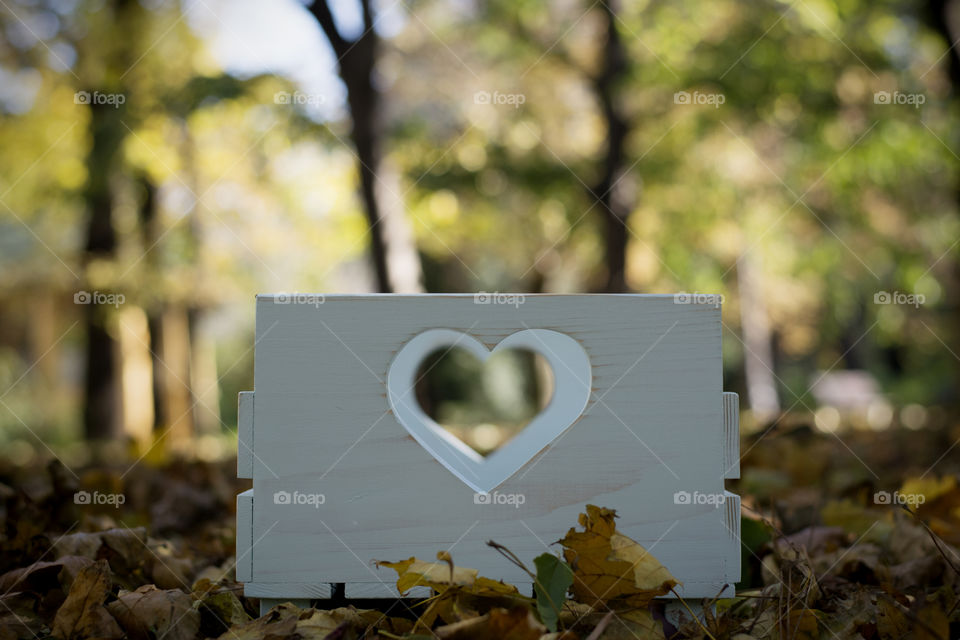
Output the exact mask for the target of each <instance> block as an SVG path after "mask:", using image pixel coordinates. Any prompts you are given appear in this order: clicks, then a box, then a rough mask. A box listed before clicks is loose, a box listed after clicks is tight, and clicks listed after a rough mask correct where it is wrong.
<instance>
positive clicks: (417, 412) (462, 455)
mask: <svg viewBox="0 0 960 640" xmlns="http://www.w3.org/2000/svg"><path fill="white" fill-rule="evenodd" d="M452 347H458V348H461V349H465V350H467V351H469V352H470V353H472V354H473V355H474V356H476V357H477V358H478V359H479V360H481V361H485V360H487V358H489V357H490V356H491V355H493V354H494V353H496V352H497V351H500V350H506V349H528V350H530V351H533V352H534V353H539V354H540V355H542V356H543V357H544V359H546V361H547V363H548V364H549V365H550V367H551V369H553V378H554V392H553V396H552V398H551V400H550V403H549V405H548V406H547V407H546V408H545V409H544V410H543V411H542V412H541V413H540V414H538V415H537V416H536V417H535V418H534V419H533V420H532V421H531V422H530V424H528V425H527V426H526V428H524V429H523V431H521V432H520V433H518V434H517V435H516V436H515V437H514V438H513V439H511V440H510V442H508V443H507V444H506V445H504V446H503V447H501V448H500V449H498V450H496V451H494V452H493V453H491V454H490V455H488V456H487V457H486V458H484V457H483V456H482V455H480V454H479V453H477V452H476V451H474V450H473V449H472V448H470V447H469V446H468V445H467V444H466V443H464V442H463V441H462V440H460V439H459V438H457V437H455V436H453V435H451V434H450V433H449V432H448V431H447V430H445V429H444V428H443V427H441V426H440V425H439V424H437V423H436V422H434V421H433V420H432V419H431V418H430V416H428V415H427V414H426V413H425V412H424V411H423V409H421V408H420V404H419V403H418V402H417V399H416V394H415V393H414V387H415V385H416V383H417V372H418V370H419V369H420V365H421V364H422V363H423V361H424V359H425V358H426V357H427V356H428V355H430V354H431V353H433V352H434V351H436V350H438V349H443V348H452ZM591 381H592V375H591V371H590V358H589V357H588V356H587V353H586V351H584V350H583V347H581V346H580V344H579V343H578V342H577V341H576V340H574V339H573V338H571V337H570V336H567V335H565V334H562V333H558V332H556V331H550V330H545V329H525V330H523V331H518V332H516V333H513V334H511V335H510V336H508V337H507V338H505V339H503V340H502V341H501V342H499V343H498V344H497V346H495V347H494V348H493V349H487V347H486V346H484V345H483V344H482V343H481V342H480V341H478V340H477V339H475V338H473V337H471V336H470V335H468V334H466V333H463V332H460V331H452V330H450V329H428V330H427V331H424V332H423V333H421V334H418V335H417V336H415V337H413V338H412V339H411V340H410V341H409V342H407V343H406V344H405V345H403V348H402V349H400V352H399V353H397V356H396V357H395V358H394V360H393V362H392V363H391V365H390V369H389V370H388V373H387V393H388V394H389V400H390V408H391V409H393V414H394V416H395V417H396V419H397V420H398V421H399V422H400V424H401V425H403V427H404V428H405V429H406V430H407V432H409V433H410V435H412V436H413V437H414V438H415V439H416V440H417V442H419V443H420V445H421V446H422V447H423V448H424V449H426V450H427V451H429V452H430V455H432V456H433V457H434V458H436V460H437V461H438V462H439V463H440V464H442V465H443V466H445V467H446V468H447V469H449V470H450V472H451V473H453V475H455V476H456V477H457V478H459V479H460V480H461V481H463V482H464V483H465V484H466V485H467V486H469V487H470V488H472V489H473V490H474V491H477V492H479V493H489V492H490V491H492V490H493V489H495V488H496V487H498V486H500V485H501V484H503V482H504V481H505V480H506V479H507V478H509V477H510V476H512V475H513V474H515V473H516V472H517V471H518V470H519V469H520V467H522V466H523V465H525V464H526V463H527V462H528V461H529V460H530V459H531V458H533V456H534V455H536V454H537V452H538V451H540V450H541V449H543V448H544V447H546V446H547V445H549V444H550V443H551V442H553V441H554V440H556V438H557V437H558V436H559V435H560V434H561V433H563V432H564V431H566V430H567V428H568V427H569V426H570V425H571V424H573V422H574V421H575V420H576V419H577V418H579V417H580V414H581V413H582V412H583V409H584V408H585V407H586V406H587V401H588V400H589V399H590V386H591Z"/></svg>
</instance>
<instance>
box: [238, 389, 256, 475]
mask: <svg viewBox="0 0 960 640" xmlns="http://www.w3.org/2000/svg"><path fill="white" fill-rule="evenodd" d="M237 477H238V478H252V477H253V392H252V391H241V392H240V393H239V394H237Z"/></svg>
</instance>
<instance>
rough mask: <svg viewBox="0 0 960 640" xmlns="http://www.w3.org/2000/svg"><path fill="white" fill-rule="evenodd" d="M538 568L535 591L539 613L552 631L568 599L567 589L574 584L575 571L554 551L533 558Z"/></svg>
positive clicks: (554, 629) (545, 624)
mask: <svg viewBox="0 0 960 640" xmlns="http://www.w3.org/2000/svg"><path fill="white" fill-rule="evenodd" d="M533 564H534V566H536V568H537V581H536V583H535V584H534V592H535V594H536V598H537V613H539V614H540V620H541V621H542V622H543V624H544V626H546V627H547V629H549V630H550V631H556V630H557V622H558V620H559V618H560V609H561V607H562V606H563V603H564V602H566V599H567V589H569V588H570V586H571V585H572V584H573V571H572V570H571V569H570V567H569V566H567V563H565V562H564V561H563V560H561V559H560V558H558V557H557V556H555V555H553V554H552V553H542V554H540V555H539V556H537V557H536V558H534V559H533Z"/></svg>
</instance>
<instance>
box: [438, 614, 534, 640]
mask: <svg viewBox="0 0 960 640" xmlns="http://www.w3.org/2000/svg"><path fill="white" fill-rule="evenodd" d="M546 632H547V628H546V627H544V626H543V625H542V624H540V622H539V621H538V620H537V619H536V617H534V615H533V612H532V611H531V610H530V609H529V608H527V607H514V608H512V609H503V608H500V607H497V608H494V609H491V610H490V612H489V613H487V614H485V615H482V616H479V617H476V618H470V619H468V620H463V621H461V622H456V623H454V624H449V625H446V626H443V627H439V628H438V629H437V630H436V631H435V632H434V633H435V634H436V636H437V637H438V638H441V639H442V640H486V639H487V638H499V639H502V640H539V639H540V637H541V636H543V635H544V634H545V633H546Z"/></svg>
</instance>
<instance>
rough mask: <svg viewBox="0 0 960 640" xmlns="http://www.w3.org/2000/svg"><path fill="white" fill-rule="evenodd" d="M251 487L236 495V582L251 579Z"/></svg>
mask: <svg viewBox="0 0 960 640" xmlns="http://www.w3.org/2000/svg"><path fill="white" fill-rule="evenodd" d="M252 545H253V489H247V490H246V491H244V492H243V493H241V494H239V495H238V496H237V550H236V553H237V565H236V572H237V582H249V581H250V580H253V550H252V549H251V546H252Z"/></svg>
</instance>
